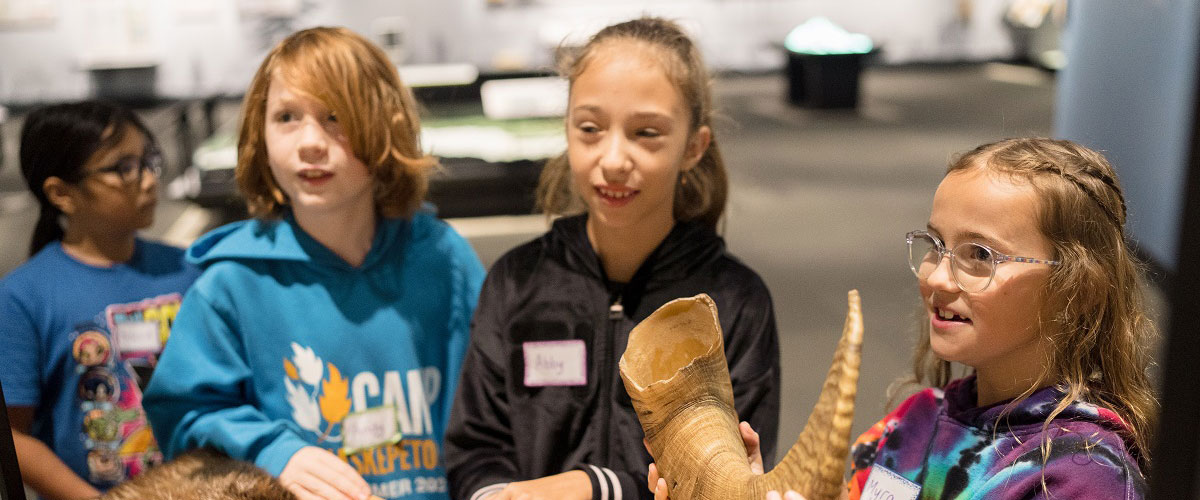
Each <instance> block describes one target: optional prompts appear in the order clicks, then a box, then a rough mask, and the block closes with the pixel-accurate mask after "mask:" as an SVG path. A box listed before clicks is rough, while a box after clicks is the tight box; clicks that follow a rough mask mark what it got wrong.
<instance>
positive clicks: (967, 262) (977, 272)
mask: <svg viewBox="0 0 1200 500" xmlns="http://www.w3.org/2000/svg"><path fill="white" fill-rule="evenodd" d="M904 238H905V240H907V242H908V267H909V269H912V272H913V274H915V275H916V276H917V278H918V279H922V280H923V279H927V278H929V276H930V275H931V274H933V271H934V270H935V269H937V267H938V266H939V265H941V263H942V259H944V258H946V257H947V256H949V257H950V276H952V277H953V278H954V283H955V284H956V285H958V289H959V290H962V291H964V292H967V293H976V292H982V291H984V290H986V289H987V287H988V286H990V285H991V284H992V279H993V278H995V276H996V266H998V265H1000V264H1003V263H1005V262H1018V263H1023V264H1046V265H1049V266H1057V265H1060V264H1062V262H1061V261H1057V260H1046V259H1035V258H1033V257H1018V256H1015V255H1005V254H1002V253H1000V252H997V251H996V250H993V249H991V248H990V247H988V246H987V245H983V244H980V243H969V242H968V243H961V244H959V245H958V246H956V247H954V249H953V250H949V249H947V248H946V245H945V244H944V243H942V240H940V239H938V237H936V236H934V235H932V234H929V232H928V231H910V232H909V233H908V234H906V235H905V236H904Z"/></svg>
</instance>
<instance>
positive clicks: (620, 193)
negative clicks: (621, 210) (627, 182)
mask: <svg viewBox="0 0 1200 500" xmlns="http://www.w3.org/2000/svg"><path fill="white" fill-rule="evenodd" d="M596 192H597V193H600V196H603V197H605V198H608V199H612V200H624V199H627V198H629V197H630V196H633V195H635V194H638V192H639V191H638V190H636V189H620V190H616V189H608V188H602V187H597V188H596Z"/></svg>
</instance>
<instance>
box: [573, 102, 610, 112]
mask: <svg viewBox="0 0 1200 500" xmlns="http://www.w3.org/2000/svg"><path fill="white" fill-rule="evenodd" d="M574 111H590V112H592V113H596V114H603V113H604V112H603V111H601V110H600V106H597V105H595V104H580V105H579V106H575V108H574Z"/></svg>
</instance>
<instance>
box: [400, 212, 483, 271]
mask: <svg viewBox="0 0 1200 500" xmlns="http://www.w3.org/2000/svg"><path fill="white" fill-rule="evenodd" d="M410 227H411V230H410V231H409V235H408V240H407V241H406V242H405V244H404V246H403V248H402V250H401V251H403V252H406V253H408V252H414V253H412V255H417V256H421V257H422V258H431V259H437V258H445V259H446V260H447V264H448V265H449V269H455V270H457V269H462V268H469V270H474V269H476V268H477V269H478V273H479V274H482V273H483V264H481V263H480V262H479V257H478V256H477V255H476V254H475V250H474V248H472V247H471V244H470V243H469V242H468V241H467V239H466V238H464V237H463V236H462V235H461V234H458V231H455V230H454V228H452V227H450V225H449V224H447V223H446V222H445V221H443V220H441V219H439V218H437V217H436V216H434V215H433V214H432V213H430V212H427V211H419V212H417V213H416V214H414V215H413V216H412V219H411V220H410ZM426 250H429V251H426Z"/></svg>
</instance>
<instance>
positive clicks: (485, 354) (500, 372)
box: [445, 259, 522, 500]
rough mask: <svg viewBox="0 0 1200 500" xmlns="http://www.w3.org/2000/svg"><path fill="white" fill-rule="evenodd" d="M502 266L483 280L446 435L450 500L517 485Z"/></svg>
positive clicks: (508, 290) (505, 283) (506, 291)
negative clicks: (513, 484)
mask: <svg viewBox="0 0 1200 500" xmlns="http://www.w3.org/2000/svg"><path fill="white" fill-rule="evenodd" d="M504 263H505V261H504V260H503V259H502V260H501V262H499V263H497V265H496V266H495V267H493V268H492V270H491V272H489V273H488V275H487V278H486V279H485V280H484V283H483V289H482V291H481V292H480V295H479V304H478V307H476V309H475V316H474V319H473V320H472V322H471V340H470V343H469V345H468V347H467V354H466V357H465V359H464V360H463V367H462V374H461V375H460V376H459V382H458V390H457V393H456V394H455V397H454V409H453V411H452V412H451V415H450V424H449V426H448V427H447V430H446V444H445V453H446V475H447V478H448V480H449V482H450V496H451V497H452V498H462V499H466V500H470V499H475V498H482V497H483V496H484V495H486V494H488V493H492V492H494V491H499V490H500V489H501V488H503V487H504V485H506V484H507V483H509V482H512V481H517V480H520V479H522V478H520V477H519V475H518V470H517V463H516V449H515V446H514V444H513V437H512V427H511V423H510V421H509V418H508V416H509V414H510V410H509V402H508V395H507V391H506V383H507V379H508V376H509V374H508V373H507V366H508V363H507V361H506V356H507V351H508V347H507V345H506V339H507V337H508V335H507V331H506V328H507V326H506V325H507V321H506V318H507V315H508V314H507V313H508V312H507V306H506V303H505V302H506V301H505V300H504V299H505V298H506V297H508V296H509V293H511V288H512V287H511V286H510V283H509V279H508V278H506V277H505V276H504V275H505V272H504V268H505V264H504Z"/></svg>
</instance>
